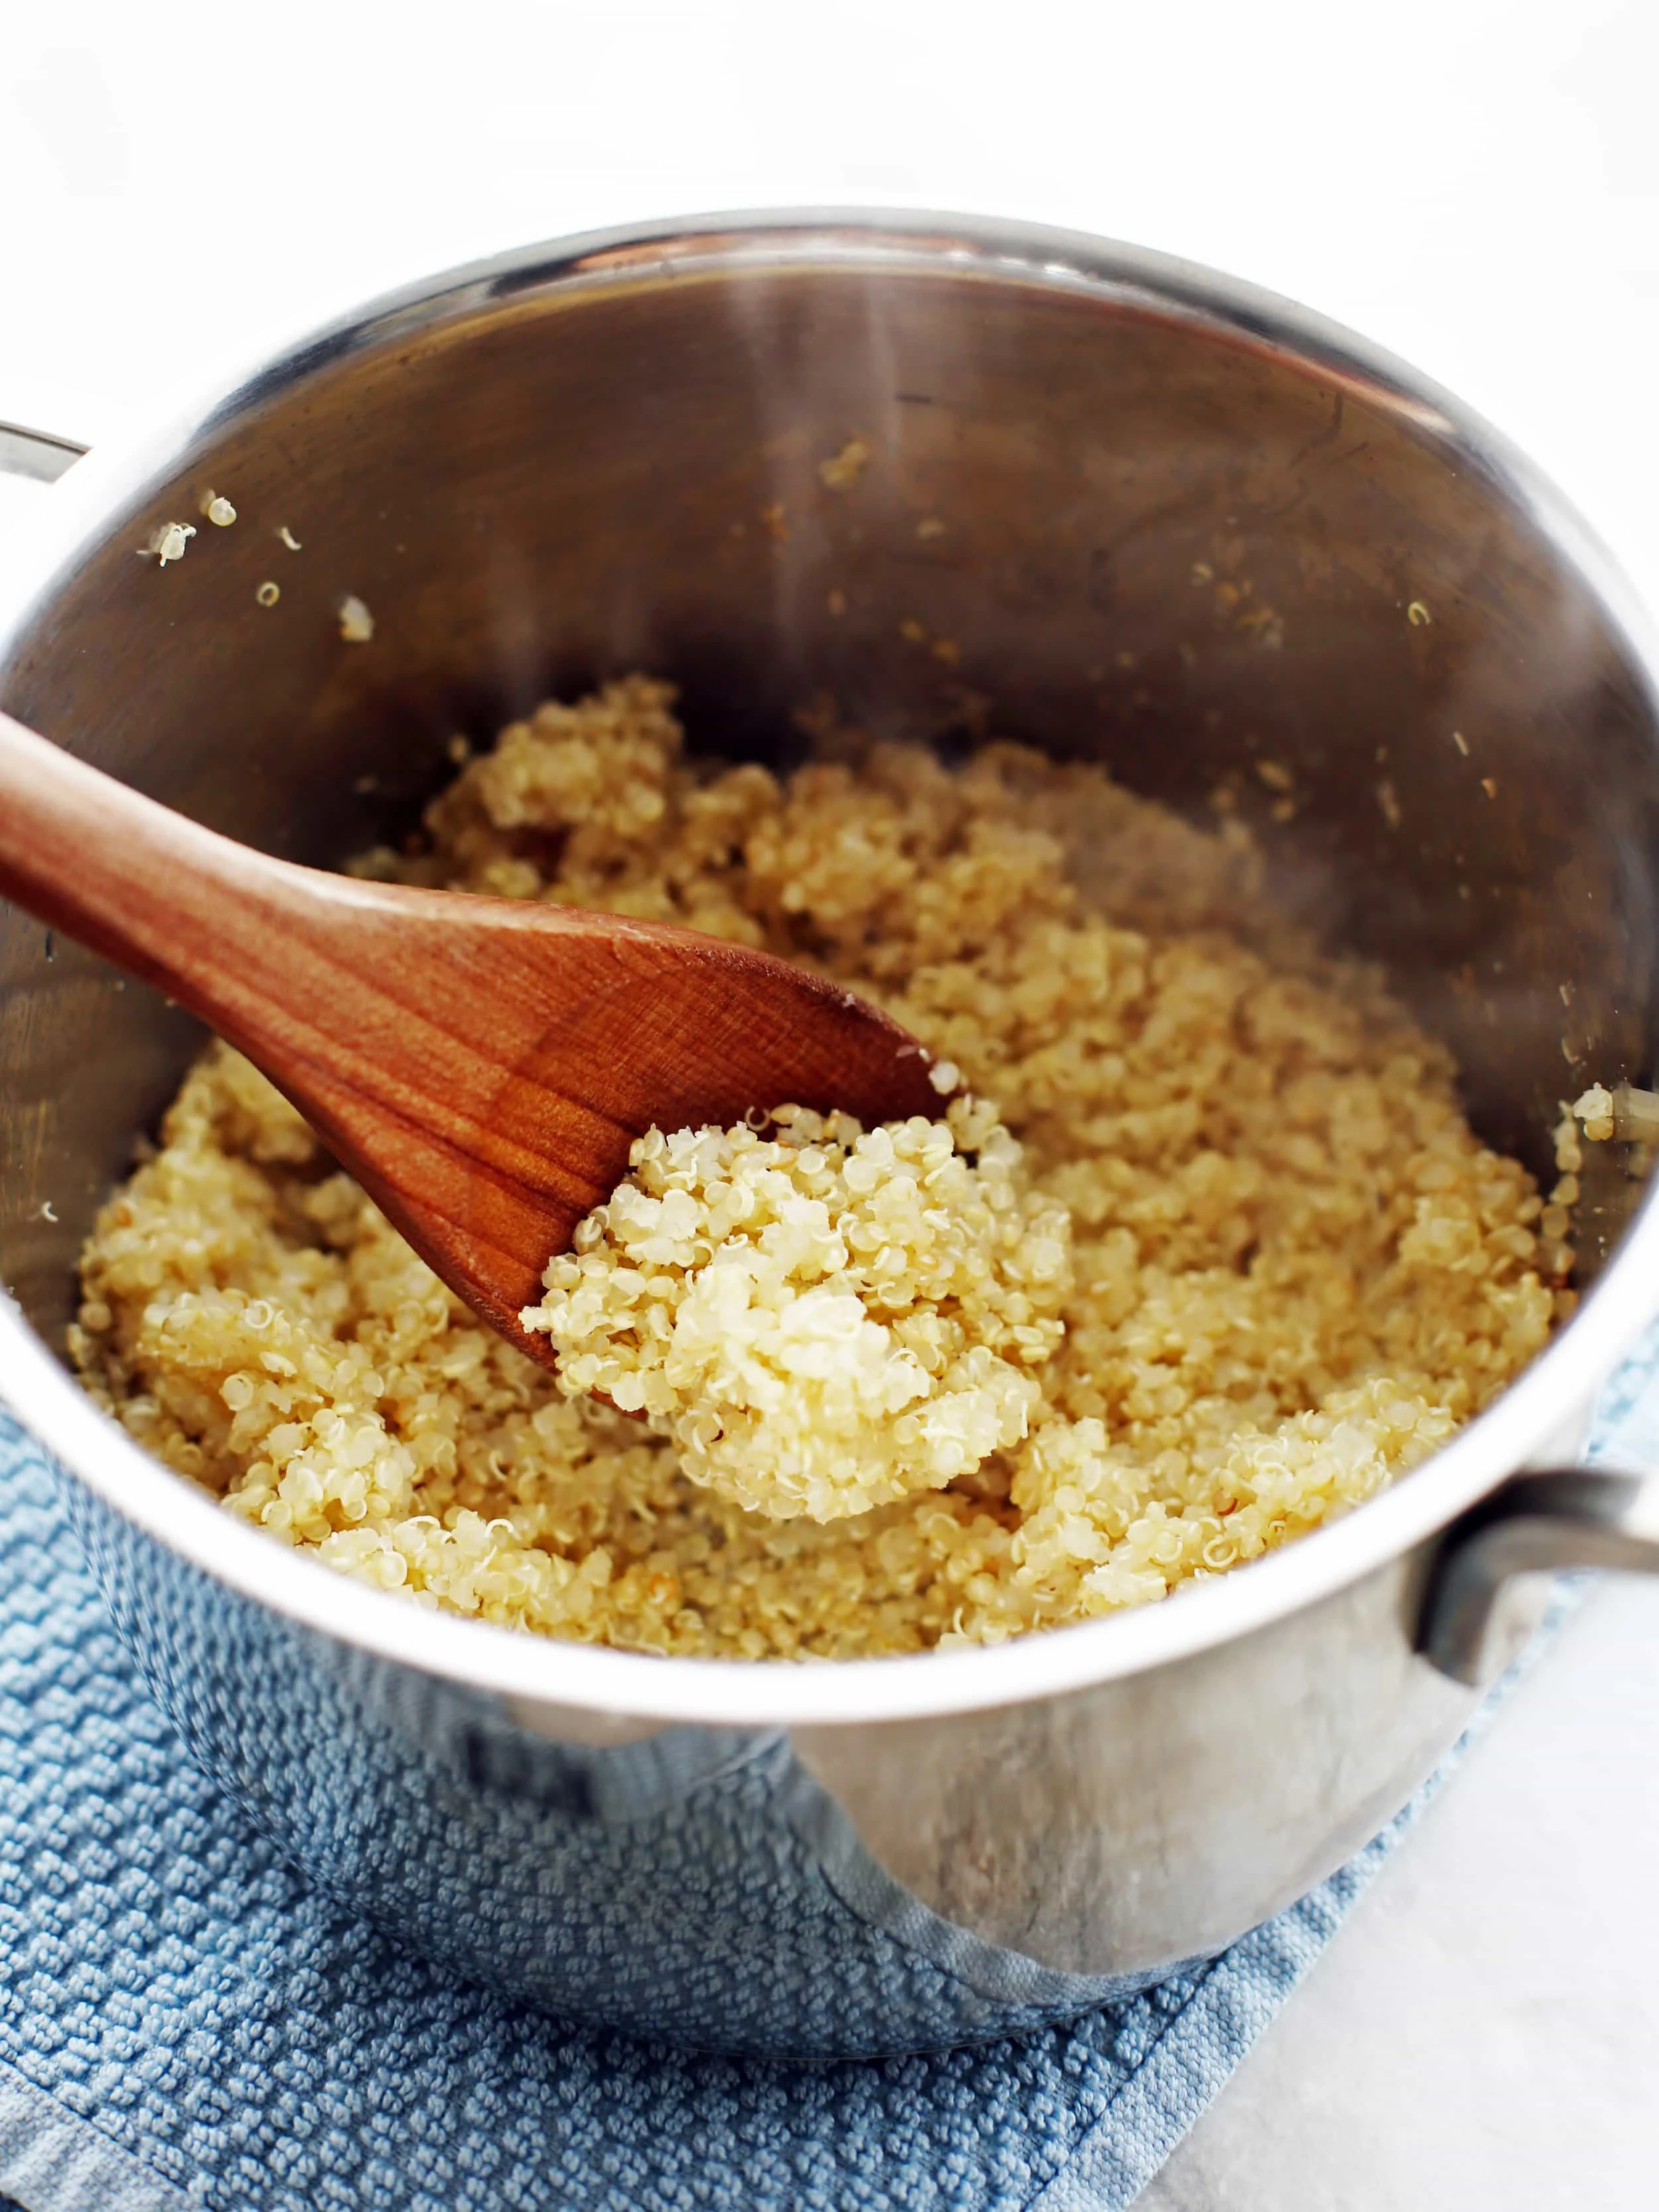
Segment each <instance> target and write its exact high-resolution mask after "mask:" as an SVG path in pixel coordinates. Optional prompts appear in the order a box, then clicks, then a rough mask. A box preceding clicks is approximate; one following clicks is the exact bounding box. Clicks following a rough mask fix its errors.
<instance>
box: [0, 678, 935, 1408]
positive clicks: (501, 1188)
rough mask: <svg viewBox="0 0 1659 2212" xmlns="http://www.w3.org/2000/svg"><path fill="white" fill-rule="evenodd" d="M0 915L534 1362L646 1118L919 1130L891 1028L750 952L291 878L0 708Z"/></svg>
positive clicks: (633, 924) (288, 869)
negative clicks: (96, 970)
mask: <svg viewBox="0 0 1659 2212" xmlns="http://www.w3.org/2000/svg"><path fill="white" fill-rule="evenodd" d="M0 894H3V896H6V897H8V898H9V899H12V900H14V901H15V902H16V903H17V904H18V905H20V906H22V907H25V908H27V909H28V910H29V912H31V913H32V914H34V915H38V916H39V918H40V920H41V921H45V922H47V923H50V924H51V925H52V927H54V928H57V929H60V930H62V931H63V932H64V933H65V934H66V935H68V936H70V937H75V938H78V939H80V940H81V942H82V944H85V945H90V946H91V947H92V948H93V949H94V951H98V952H100V953H102V954H103V955H105V957H107V958H108V959H111V960H112V961H115V962H116V963H118V965H120V966H121V967H123V968H125V969H128V970H130V971H131V973H132V974H133V975H139V976H142V977H143V980H144V981H146V982H149V983H152V984H154V985H155V987H157V988H158V989H160V990H162V991H165V992H166V993H167V994H168V995H169V997H172V998H174V999H176V1000H179V1003H180V1004H181V1005H183V1006H188V1007H189V1008H190V1009H191V1012H194V1013H197V1014H198V1015H200V1016H201V1018H203V1020H204V1021H205V1022H208V1023H209V1024H211V1026H212V1027H213V1028H214V1029H216V1030H218V1032H219V1034H220V1035H221V1036H223V1037H226V1038H227V1039H228V1041H229V1042H231V1043H232V1044H234V1046H236V1047H237V1048H238V1049H239V1050H240V1051H241V1052H244V1053H246V1054H247V1056H248V1058H249V1059H250V1060H252V1061H254V1062H255V1064H256V1065H257V1066H259V1067H261V1068H263V1069H264V1073H266V1074H267V1075H268V1076H269V1077H270V1079H271V1080H272V1082H273V1083H275V1084H276V1085H277V1087H278V1088H279V1089H280V1090H282V1091H284V1092H286V1094H287V1095H288V1097H289V1098H291V1099H292V1100H293V1102H294V1103H295V1105H296V1106H297V1107H298V1108H299V1109H300V1111H301V1113H302V1114H303V1115H305V1117H306V1119H307V1121H309V1122H310V1123H311V1124H312V1126H313V1128H314V1129H315V1130H316V1131H317V1133H318V1134H319V1136H320V1137H321V1138H322V1139H323V1140H324V1142H325V1144H326V1145H327V1146H328V1147H329V1149H330V1150H331V1152H333V1153H334V1155H335V1157H336V1158H337V1159H338V1160H339V1162H340V1163H341V1164H342V1166H343V1167H345V1168H347V1169H348V1170H349V1171H350V1173H351V1174H352V1175H354V1176H356V1178H357V1180H358V1181H359V1182H361V1183H362V1185H363V1187H364V1188H365V1189H366V1190H368V1192H369V1193H370V1194H371V1195H372V1196H373V1197H374V1199H375V1200H376V1201H377V1202H378V1203H379V1205H380V1206H381V1207H382V1208H383V1209H384V1210H385V1212H386V1214H387V1215H388V1216H389V1218H391V1219H392V1221H393V1222H395V1223H396V1225H397V1226H398V1228H399V1229H400V1230H401V1231H403V1233H404V1236H405V1237H407V1238H408V1239H409V1241H410V1243H411V1244H412V1245H413V1246H414V1248H415V1249H416V1251H417V1252H418V1253H419V1254H420V1255H421V1256H422V1259H424V1260H425V1261H428V1264H429V1265H430V1266H431V1267H433V1268H435V1270H436V1272H437V1273H439V1274H440V1275H441V1276H442V1278H443V1279H444V1280H445V1281H446V1282H447V1284H449V1285H450V1286H451V1288H452V1289H453V1290H455V1291H459V1294H460V1296H461V1297H464V1298H465V1300H466V1302H467V1304H469V1305H470V1306H471V1307H472V1308H473V1310H475V1311H476V1312H477V1313H478V1314H480V1315H481V1316H483V1319H484V1320H486V1321H488V1322H490V1323H491V1324H492V1325H493V1326H494V1327H495V1328H498V1329H499V1330H500V1331H501V1334H503V1335H504V1336H506V1337H507V1338H508V1339H510V1340H511V1341H512V1342H513V1343H514V1344H516V1345H517V1346H520V1349H521V1350H523V1351H525V1352H528V1353H530V1355H531V1356H532V1358H537V1359H539V1360H540V1361H541V1362H542V1364H544V1365H550V1364H552V1353H551V1350H550V1346H549V1344H548V1341H547V1339H546V1338H545V1337H537V1336H529V1335H526V1333H525V1332H524V1330H523V1329H521V1328H520V1326H519V1311H520V1308H521V1307H522V1306H525V1305H526V1304H532V1303H533V1301H534V1299H535V1297H536V1296H537V1294H538V1285H539V1284H540V1280H541V1273H542V1270H543V1268H544V1266H545V1265H546V1263H547V1261H548V1259H549V1257H550V1255H552V1254H553V1253H555V1252H557V1251H562V1250H563V1249H565V1248H566V1247H567V1246H568V1243H569V1242H570V1238H571V1235H572V1233H573V1231H574V1229H575V1226H576V1224H577V1223H578V1222H579V1221H580V1219H581V1218H582V1216H583V1215H584V1214H585V1213H586V1212H590V1211H591V1209H592V1207H593V1206H597V1205H598V1204H599V1202H600V1201H601V1200H603V1199H605V1198H606V1197H607V1196H608V1195H609V1194H610V1193H611V1190H612V1189H613V1188H615V1186H616V1184H617V1182H619V1181H620V1179H621V1177H622V1176H623V1175H624V1174H625V1173H626V1171H627V1168H628V1152H629V1146H630V1145H631V1144H632V1143H633V1140H634V1139H635V1137H637V1136H639V1135H641V1133H643V1132H644V1131H645V1130H646V1129H647V1128H649V1127H652V1126H653V1124H655V1125H657V1126H659V1127H665V1128H670V1129H675V1128H684V1127H701V1126H702V1125H703V1124H705V1123H710V1122H712V1123H714V1124H717V1125H718V1126H720V1127H730V1126H731V1125H732V1123H733V1122H735V1121H741V1120H742V1119H743V1117H744V1114H745V1113H747V1112H748V1111H750V1109H769V1108H771V1107H774V1106H780V1105H782V1104H785V1103H795V1104H797V1105H803V1106H812V1107H817V1108H819V1109H829V1108H830V1107H836V1106H839V1107H842V1108H844V1109H846V1110H847V1111H848V1113H851V1114H855V1115H858V1117H859V1119H860V1121H865V1122H866V1123H871V1122H876V1121H896V1120H899V1119H901V1118H902V1117H903V1116H905V1115H911V1114H926V1115H936V1114H937V1113H938V1112H939V1110H940V1100H939V1094H938V1093H937V1091H935V1090H934V1089H933V1085H931V1084H930V1082H929V1080H928V1075H927V1060H926V1057H925V1056H924V1055H923V1054H921V1052H920V1050H919V1049H918V1048H917V1046H916V1045H915V1042H914V1040H913V1039H912V1038H910V1037H909V1036H907V1035H906V1033H905V1032H904V1031H903V1030H902V1029H900V1028H899V1026H898V1024H896V1022H893V1021H891V1020H890V1019H889V1018H888V1017H887V1016H886V1015H884V1014H883V1013H881V1012H878V1010H877V1009H876V1008H874V1007H873V1006H868V1005H866V1003H865V1002H864V1001H863V1000H860V999H858V998H856V997H854V994H852V993H851V992H848V991H846V990H844V989H842V987H839V986H838V985H835V984H831V983H828V982H825V981H823V979H821V978H820V977H817V976H815V975H809V974H807V973H805V971H804V970H803V969H798V968H793V967H791V966H790V965H789V963H787V961H782V960H778V959H775V958H774V957H772V956H771V955H770V954H769V953H763V952H755V951H750V950H749V949H748V948H747V947H745V946H743V945H728V944H726V943H725V942H723V941H722V940H721V939H718V938H711V937H704V936H702V935H700V934H698V933H696V932H695V931H692V930H685V929H675V928H671V927H669V926H667V925H666V924H662V923H656V922H646V921H630V920H629V919H626V918H625V917H622V916H618V915H605V914H590V913H586V912H584V911H582V910H580V909H578V908H574V907H563V906H554V905H550V904H546V903H542V902H521V901H519V900H513V899H484V898H475V897H472V896H470V895H463V894H461V893H459V892H453V891H434V890H411V889H408V888H405V887H404V886H401V885H396V884H374V883H360V882H357V881H355V880H353V879H352V878H349V877H344V876H335V875H329V874H325V873H324V872H320V871H319V870H317V869H313V868H301V867H295V866H293V865H292V864H291V863H289V862H288V861H284V860H272V859H270V857H269V856H268V855H266V854H261V853H256V852H253V851H252V850H250V849H249V848H247V847H246V846H244V845H239V844H236V843H234V842H233V841H232V840H231V839H229V838H227V837H221V836H217V835H216V833H215V832H213V831H212V830H210V829H203V828H202V827H201V826H200V824H199V823H193V822H190V821H187V820H186V819H185V817H183V816H182V815H179V814H175V813H173V811H171V810H170V809H168V808H167V807H165V806H161V805H156V803H155V801H154V800H152V799H145V798H143V797H142V796H141V795H140V794H139V793H137V792H134V791H131V790H129V789H128V788H127V787H126V786H125V785H124V784H120V783H117V782H116V781H114V780H113V779H112V777H109V776H106V775H102V774H100V772H99V771H98V770H97V769H93V768H89V767H88V766H87V765H86V764H85V763H83V762H81V761H77V760H76V759H74V758H73V757H71V756H70V754H68V753H66V752H64V750H62V749H61V748H60V747H58V746H57V745H54V744H49V743H48V742H47V741H46V739H45V738H40V737H37V736H36V735H35V734H34V733H33V732H32V731H30V730H27V729H25V728H24V727H23V726H21V723H17V722H15V721H12V720H10V719H9V717H8V716H5V715H3V714H0ZM89 1044H90V1045H91V1048H94V1049H95V1041H89Z"/></svg>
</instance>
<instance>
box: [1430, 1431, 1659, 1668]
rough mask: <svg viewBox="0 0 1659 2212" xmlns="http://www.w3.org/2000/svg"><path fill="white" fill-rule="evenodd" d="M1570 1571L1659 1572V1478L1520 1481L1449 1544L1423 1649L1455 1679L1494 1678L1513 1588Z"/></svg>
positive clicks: (1459, 1526) (1576, 1476)
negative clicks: (1501, 1611)
mask: <svg viewBox="0 0 1659 2212" xmlns="http://www.w3.org/2000/svg"><path fill="white" fill-rule="evenodd" d="M1570 1567H1615V1568H1617V1567H1623V1568H1626V1569H1631V1570H1633V1571H1635V1572H1637V1573H1638V1574H1650V1575H1659V1475H1651V1474H1650V1475H1640V1474H1611V1473H1609V1472H1607V1470H1606V1469H1603V1468H1576V1469H1572V1470H1570V1471H1568V1472H1565V1473H1561V1474H1518V1475H1516V1476H1514V1477H1513V1478H1512V1479H1511V1480H1510V1481H1508V1482H1506V1483H1505V1484H1504V1486H1503V1488H1502V1489H1501V1490H1498V1491H1496V1492H1494V1493H1493V1494H1492V1497H1490V1498H1486V1499H1485V1500H1484V1501H1483V1503H1482V1504H1480V1505H1477V1506H1475V1507H1474V1510H1472V1511H1470V1512H1468V1513H1466V1514H1465V1515H1464V1516H1463V1517H1462V1520H1461V1521H1455V1522H1453V1523H1452V1525H1451V1527H1450V1528H1449V1529H1448V1530H1447V1531H1446V1533H1445V1534H1444V1536H1443V1538H1442V1539H1441V1542H1440V1547H1439V1550H1438V1551H1437V1553H1436V1555H1435V1559H1434V1564H1433V1565H1432V1567H1431V1569H1430V1571H1429V1579H1428V1583H1427V1585H1426V1587H1425V1591H1424V1595H1423V1605H1422V1610H1421V1613H1419V1618H1418V1626H1417V1648H1418V1650H1419V1651H1420V1652H1422V1654H1423V1656H1425V1658H1426V1659H1428V1660H1430V1661H1431V1662H1432V1664H1433V1665H1435V1666H1436V1667H1437V1668H1439V1669H1440V1671H1441V1673H1442V1674H1449V1675H1450V1676H1451V1678H1452V1680H1454V1681H1457V1682H1468V1683H1471V1684H1474V1685H1475V1686H1479V1685H1480V1684H1481V1683H1483V1682H1486V1681H1487V1680H1490V1679H1491V1677H1492V1675H1493V1674H1495V1673H1496V1672H1497V1671H1498V1666H1499V1664H1500V1663H1501V1657H1500V1656H1499V1654H1498V1650H1497V1649H1496V1648H1495V1647H1501V1644H1502V1641H1503V1639H1502V1638H1500V1637H1499V1636H1498V1635H1495V1634H1494V1628H1495V1626H1496V1625H1497V1624H1496V1618H1495V1616H1496V1614H1497V1612H1498V1601H1499V1598H1500V1597H1501V1595H1502V1594H1503V1590H1504V1585H1505V1584H1506V1583H1508V1582H1509V1580H1510V1577H1512V1576H1515V1575H1526V1574H1554V1573H1559V1572H1560V1571H1563V1570H1564V1569H1566V1568H1570Z"/></svg>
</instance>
